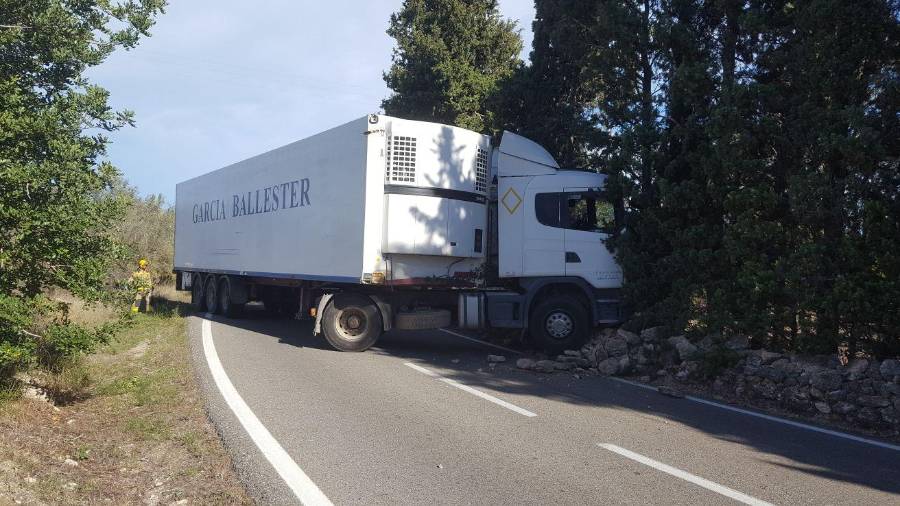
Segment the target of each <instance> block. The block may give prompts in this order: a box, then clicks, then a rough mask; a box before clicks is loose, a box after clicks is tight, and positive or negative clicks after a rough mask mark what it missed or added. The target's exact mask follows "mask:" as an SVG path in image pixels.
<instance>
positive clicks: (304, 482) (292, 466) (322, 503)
mask: <svg viewBox="0 0 900 506" xmlns="http://www.w3.org/2000/svg"><path fill="white" fill-rule="evenodd" d="M202 337H203V354H204V355H206V362H207V364H208V365H209V371H210V373H212V377H213V380H215V382H216V386H217V387H218V388H219V392H220V393H221V394H222V397H224V398H225V402H226V403H227V404H228V407H229V408H231V411H232V412H233V413H234V414H235V416H237V419H238V421H240V422H241V425H242V426H243V427H244V430H246V431H247V434H249V435H250V438H251V439H252V440H253V442H254V443H256V446H257V447H258V448H259V450H260V451H261V452H262V454H263V455H264V456H265V457H266V460H268V461H269V463H270V464H272V467H274V468H275V470H276V471H277V472H278V474H279V476H281V479H283V480H284V482H285V483H287V486H288V487H290V489H291V491H292V492H294V495H295V496H297V499H299V500H300V502H301V503H302V504H304V505H307V506H313V505H315V506H332V503H331V501H329V500H328V498H327V497H325V494H323V493H322V491H321V490H319V487H317V486H316V484H315V483H313V482H312V480H310V479H309V476H307V475H306V473H304V472H303V470H302V469H300V466H298V465H297V463H296V462H294V459H292V458H291V457H290V455H288V454H287V452H286V451H284V448H282V447H281V445H280V444H278V441H277V440H276V439H275V438H274V437H272V434H271V433H269V430H268V429H266V427H265V426H264V425H263V424H262V422H260V421H259V419H258V418H256V415H254V414H253V411H252V410H251V409H250V406H247V403H246V402H244V399H243V398H241V395H240V394H239V393H238V391H237V389H235V388H234V385H233V384H232V383H231V380H230V379H228V375H227V374H226V373H225V369H223V368H222V363H221V362H220V361H219V355H218V354H216V345H215V344H214V343H213V339H212V325H211V324H210V322H209V320H203V328H202Z"/></svg>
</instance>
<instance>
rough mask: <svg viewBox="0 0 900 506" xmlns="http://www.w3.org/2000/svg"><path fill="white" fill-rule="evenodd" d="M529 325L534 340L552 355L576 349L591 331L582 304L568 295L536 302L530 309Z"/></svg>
mask: <svg viewBox="0 0 900 506" xmlns="http://www.w3.org/2000/svg"><path fill="white" fill-rule="evenodd" d="M528 327H529V334H530V335H531V339H532V340H533V341H534V344H535V345H536V346H539V347H540V348H542V349H544V350H545V351H546V352H547V353H549V354H551V355H556V354H558V353H562V352H563V350H577V349H578V348H579V347H580V346H581V345H582V344H583V343H584V341H585V340H587V337H588V334H589V333H590V322H589V321H588V313H587V311H586V310H585V309H584V306H582V305H581V304H579V303H578V301H577V300H576V299H574V298H573V297H571V296H567V295H562V296H557V297H553V298H550V299H547V300H544V301H541V302H539V303H538V304H537V305H536V306H535V307H534V309H533V310H532V311H531V317H530V318H529V319H528Z"/></svg>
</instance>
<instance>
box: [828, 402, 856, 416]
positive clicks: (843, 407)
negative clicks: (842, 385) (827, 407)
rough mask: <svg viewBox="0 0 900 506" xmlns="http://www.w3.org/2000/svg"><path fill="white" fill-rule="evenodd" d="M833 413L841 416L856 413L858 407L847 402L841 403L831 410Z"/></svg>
mask: <svg viewBox="0 0 900 506" xmlns="http://www.w3.org/2000/svg"><path fill="white" fill-rule="evenodd" d="M831 410H832V411H834V412H835V413H837V414H839V415H846V414H849V413H852V412H854V411H856V406H855V405H853V404H851V403H849V402H845V401H840V402H838V403H837V404H835V405H834V406H832V408H831Z"/></svg>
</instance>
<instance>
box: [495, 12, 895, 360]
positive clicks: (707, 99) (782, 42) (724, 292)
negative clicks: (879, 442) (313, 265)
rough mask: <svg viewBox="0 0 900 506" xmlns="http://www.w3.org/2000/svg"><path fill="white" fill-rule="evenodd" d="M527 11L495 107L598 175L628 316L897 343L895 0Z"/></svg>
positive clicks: (796, 345)
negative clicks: (613, 217) (515, 61)
mask: <svg viewBox="0 0 900 506" xmlns="http://www.w3.org/2000/svg"><path fill="white" fill-rule="evenodd" d="M536 10H537V18H536V20H535V24H534V32H535V40H534V48H533V51H532V53H531V65H530V66H528V67H524V68H522V69H521V70H520V71H519V72H517V74H516V76H515V77H514V78H513V79H509V80H507V81H506V82H505V86H506V88H505V90H506V92H507V95H509V97H507V98H506V99H505V100H503V101H500V102H498V103H497V104H495V105H494V107H496V109H497V111H498V112H497V115H498V116H499V117H500V118H501V120H502V122H503V123H504V126H506V127H507V128H510V129H517V130H520V131H522V132H524V133H526V134H527V135H529V136H532V137H534V138H535V139H536V140H538V141H539V142H542V143H543V144H545V145H546V146H548V148H550V149H551V150H552V151H553V152H554V153H556V154H558V156H559V158H560V160H561V161H563V163H564V164H565V165H568V164H576V165H582V166H595V167H599V168H600V170H602V171H603V172H605V173H606V174H607V175H608V176H609V183H610V193H611V195H612V196H613V198H614V199H615V201H616V202H615V204H616V206H617V208H618V211H619V213H618V214H619V216H620V219H621V221H622V224H623V225H624V226H625V232H624V233H623V234H621V235H619V236H617V237H615V238H613V239H612V240H611V241H609V246H610V247H612V248H613V249H615V251H616V253H617V257H618V258H619V261H620V263H621V264H622V266H623V268H624V270H625V278H626V280H627V283H626V286H625V296H626V298H627V300H628V301H629V304H630V306H631V307H632V309H633V310H635V311H637V312H639V313H640V314H641V315H642V316H641V317H642V318H643V320H644V324H645V325H650V324H667V325H671V326H673V328H682V329H685V330H689V331H691V330H693V331H699V332H713V331H714V332H722V333H724V334H725V335H729V334H732V333H746V334H750V335H752V336H754V340H755V341H756V342H758V343H761V344H763V345H767V346H774V347H780V348H785V349H792V350H797V351H806V352H828V351H834V350H835V349H836V348H837V347H839V346H847V347H849V350H850V352H851V353H853V352H856V351H866V352H869V353H874V354H876V355H891V354H893V355H896V354H898V353H900V306H898V302H897V301H898V300H900V256H898V253H897V252H898V251H900V169H898V160H900V137H898V136H897V132H898V131H900V124H898V122H900V115H898V106H900V69H898V67H897V60H896V54H897V51H898V48H900V28H898V19H900V4H898V3H897V2H896V1H895V0H865V1H861V2H843V1H840V0H809V1H804V2H788V1H774V2H769V1H759V0H746V1H745V0H641V1H638V2H624V1H615V0H599V1H596V2H579V1H576V0H538V1H537V2H536ZM535 111H538V113H537V114H530V113H533V112H535ZM535 118H537V119H535Z"/></svg>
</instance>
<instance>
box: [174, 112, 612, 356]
mask: <svg viewBox="0 0 900 506" xmlns="http://www.w3.org/2000/svg"><path fill="white" fill-rule="evenodd" d="M604 184H605V176H603V175H600V174H597V173H594V172H587V171H580V170H562V169H560V168H559V166H558V164H557V163H556V161H555V160H554V159H553V157H552V156H551V155H550V154H549V153H547V151H546V150H544V149H543V148H542V147H541V146H539V145H538V144H536V143H534V142H532V141H530V140H528V139H525V138H524V137H520V136H518V135H515V134H513V133H510V132H505V133H504V134H503V137H502V140H501V142H500V144H499V146H496V147H493V146H492V145H491V140H490V138H489V137H488V136H485V135H481V134H478V133H476V132H472V131H469V130H465V129H462V128H456V127H451V126H447V125H441V124H436V123H428V122H422V121H410V120H404V119H399V118H393V117H389V116H383V115H370V116H367V117H364V118H360V119H358V120H355V121H351V122H350V123H347V124H344V125H341V126H339V127H336V128H333V129H331V130H327V131H325V132H322V133H320V134H317V135H314V136H312V137H309V138H307V139H304V140H301V141H298V142H295V143H292V144H288V145H287V146H283V147H281V148H278V149H275V150H273V151H269V152H267V153H264V154H261V155H258V156H255V157H253V158H250V159H247V160H244V161H242V162H238V163H236V164H233V165H230V166H227V167H224V168H222V169H219V170H217V171H214V172H211V173H208V174H205V175H202V176H199V177H196V178H194V179H191V180H188V181H185V182H183V183H180V184H178V185H177V188H176V233H175V272H176V274H177V277H178V288H179V289H182V290H191V292H192V300H193V302H194V304H195V306H196V307H197V308H198V309H201V310H205V311H209V312H212V313H221V314H225V315H228V316H232V317H235V316H238V315H239V314H240V312H241V309H242V308H243V307H244V305H245V304H247V303H248V302H251V301H262V302H263V303H264V304H265V307H266V308H267V309H269V310H272V311H275V312H282V313H287V314H291V315H296V316H304V315H312V316H314V317H315V320H314V332H316V333H320V332H321V333H323V334H324V335H325V338H326V339H327V340H328V342H329V343H330V344H331V345H332V346H334V347H335V348H337V349H341V350H346V351H359V350H364V349H366V348H368V347H369V346H371V345H372V344H374V343H375V341H376V340H377V339H378V337H379V336H380V335H381V334H382V333H383V332H384V331H387V330H390V329H392V328H396V329H423V328H438V327H444V326H449V325H451V321H452V322H455V324H456V325H458V326H459V327H461V328H466V329H486V328H511V329H521V330H523V331H525V330H527V331H528V334H529V335H530V336H531V337H532V338H533V339H534V340H535V341H536V343H537V344H539V345H541V346H543V347H545V348H547V349H548V350H551V351H556V350H560V349H563V348H567V347H574V346H577V345H578V343H579V342H580V341H581V340H583V339H584V338H585V337H586V336H587V335H588V333H589V332H590V329H591V328H592V327H593V326H595V325H599V324H609V323H614V322H617V321H618V320H619V319H620V314H619V313H620V308H619V301H618V299H619V297H618V295H619V288H620V287H621V283H622V272H621V269H620V268H619V266H618V265H617V264H616V262H615V260H614V258H613V256H612V255H611V254H610V252H609V251H608V249H607V248H606V246H605V241H606V239H608V237H609V234H610V233H611V232H612V227H613V219H612V217H613V212H612V205H611V204H610V203H609V202H608V201H607V200H606V199H605V193H604Z"/></svg>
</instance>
